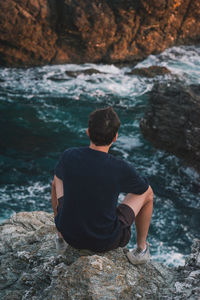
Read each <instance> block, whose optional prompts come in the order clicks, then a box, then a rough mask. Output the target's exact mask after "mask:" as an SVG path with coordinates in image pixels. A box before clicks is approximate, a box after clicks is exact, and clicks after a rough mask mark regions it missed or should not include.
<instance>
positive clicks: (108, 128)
mask: <svg viewBox="0 0 200 300" xmlns="http://www.w3.org/2000/svg"><path fill="white" fill-rule="evenodd" d="M119 127H120V120H119V117H118V115H117V114H116V112H115V111H114V109H113V108H112V107H106V108H102V109H97V110H95V111H93V112H92V113H91V114H90V116H89V120H88V129H89V135H90V140H91V141H92V142H93V143H94V144H95V145H96V146H106V145H110V144H111V143H112V141H113V139H114V138H115V136H116V134H117V132H118V130H119Z"/></svg>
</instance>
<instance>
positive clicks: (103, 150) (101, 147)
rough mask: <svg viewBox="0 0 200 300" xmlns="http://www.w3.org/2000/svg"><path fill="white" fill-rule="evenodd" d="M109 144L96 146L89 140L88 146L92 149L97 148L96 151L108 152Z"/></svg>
mask: <svg viewBox="0 0 200 300" xmlns="http://www.w3.org/2000/svg"><path fill="white" fill-rule="evenodd" d="M111 145H112V144H111ZM111 145H108V146H96V145H95V144H93V143H92V142H91V143H90V146H89V148H91V149H93V150H97V151H102V152H105V153H108V151H109V149H110V147H111Z"/></svg>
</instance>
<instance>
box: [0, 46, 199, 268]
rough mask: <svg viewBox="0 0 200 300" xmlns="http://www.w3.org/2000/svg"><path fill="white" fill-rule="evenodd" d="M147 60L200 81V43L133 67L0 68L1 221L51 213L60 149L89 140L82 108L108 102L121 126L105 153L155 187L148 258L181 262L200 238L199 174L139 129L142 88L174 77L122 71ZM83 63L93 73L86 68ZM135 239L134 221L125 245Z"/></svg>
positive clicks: (144, 100)
mask: <svg viewBox="0 0 200 300" xmlns="http://www.w3.org/2000/svg"><path fill="white" fill-rule="evenodd" d="M151 65H158V66H165V67H167V68H168V69H169V70H170V71H171V72H172V74H173V76H174V75H175V76H178V77H179V79H180V80H182V81H183V82H184V83H185V84H186V85H189V84H199V83H200V47H198V46H196V47H194V46H188V47H174V48H171V49H168V50H166V51H165V52H163V53H162V54H160V55H157V56H153V55H151V56H149V57H148V58H147V59H146V60H144V61H143V62H140V63H138V65H137V66H131V65H128V66H120V67H119V66H117V65H105V64H98V65H97V64H82V65H76V64H66V65H56V66H44V67H34V68H28V69H22V68H20V69H19V68H18V69H17V68H1V69H0V128H1V130H0V166H1V174H0V222H2V221H4V220H5V219H7V218H9V217H10V216H11V215H13V214H14V213H16V212H20V211H33V210H45V211H49V212H51V211H52V209H51V198H50V190H51V181H52V178H53V174H54V167H55V164H56V162H57V160H58V158H59V156H60V154H61V153H62V151H63V150H64V149H66V148H68V147H72V146H87V145H88V144H89V140H88V137H87V135H86V129H87V120H88V114H89V113H90V112H91V111H93V110H94V109H96V108H101V107H105V106H108V105H112V106H113V107H114V109H115V110H116V111H117V113H118V115H119V117H120V119H121V123H122V125H121V128H120V131H119V138H118V140H117V142H116V143H115V144H114V145H113V146H112V149H111V151H110V153H111V154H113V155H115V156H118V157H121V158H123V159H126V160H128V161H130V162H132V163H133V164H134V166H135V168H136V169H137V170H138V172H139V173H140V174H141V175H144V176H147V177H148V179H149V181H150V184H151V186H152V188H153V190H154V194H155V197H154V212H153V217H152V223H151V227H150V231H149V236H148V241H149V242H150V244H151V253H152V257H153V259H155V260H157V261H162V262H165V263H167V264H169V265H181V264H183V263H184V257H185V255H187V254H188V253H189V252H190V247H191V244H192V240H193V239H194V238H195V237H197V238H198V237H199V228H200V182H199V175H198V174H197V173H196V172H195V171H194V170H193V169H192V168H191V167H188V166H186V165H185V164H184V162H183V161H182V160H180V159H178V158H177V157H175V156H174V155H171V154H169V153H167V152H165V151H160V150H157V149H155V148H154V147H153V146H152V145H151V144H150V143H149V142H148V141H146V140H145V139H144V138H143V136H142V134H141V131H140V127H139V123H140V119H141V118H142V117H143V115H144V112H145V110H146V107H147V103H148V92H149V91H151V89H152V87H153V85H154V83H155V82H157V81H162V82H164V81H165V82H167V81H168V80H172V77H171V76H172V75H165V76H157V77H155V78H153V79H149V78H144V77H139V76H135V75H127V74H126V73H127V72H129V71H130V70H131V69H133V68H134V67H137V68H141V67H149V66H151ZM87 69H94V70H97V71H98V73H97V72H94V73H93V74H90V75H88V74H85V73H84V70H87ZM66 71H71V72H72V71H73V72H78V73H77V76H74V74H69V72H66ZM71 75H73V76H71ZM122 198H123V195H120V198H119V201H120V200H121V199H122ZM134 244H135V229H134V226H133V235H132V239H131V241H130V243H129V245H128V247H129V248H133V247H134Z"/></svg>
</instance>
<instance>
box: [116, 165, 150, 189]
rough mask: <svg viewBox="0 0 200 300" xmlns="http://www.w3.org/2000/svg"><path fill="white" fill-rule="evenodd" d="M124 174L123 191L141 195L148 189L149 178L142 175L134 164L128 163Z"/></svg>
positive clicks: (121, 186)
mask: <svg viewBox="0 0 200 300" xmlns="http://www.w3.org/2000/svg"><path fill="white" fill-rule="evenodd" d="M123 175H124V176H123V178H122V181H121V184H120V192H121V193H132V194H137V195H141V194H143V193H145V192H146V191H147V189H148V187H149V182H148V180H147V178H146V177H142V176H140V175H139V174H138V172H137V171H136V170H135V168H134V167H133V166H132V164H130V163H126V167H125V168H124V170H123Z"/></svg>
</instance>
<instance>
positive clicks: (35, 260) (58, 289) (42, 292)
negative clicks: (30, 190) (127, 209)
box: [0, 212, 199, 300]
mask: <svg viewBox="0 0 200 300" xmlns="http://www.w3.org/2000/svg"><path fill="white" fill-rule="evenodd" d="M54 238H55V226H54V222H53V215H52V214H49V213H46V212H29V213H28V212H27V213H26V212H24V213H18V214H16V215H14V216H13V217H12V218H11V219H10V220H8V221H6V222H4V223H3V224H1V225H0V265H1V268H0V299H2V300H13V299H14V300H18V299H23V300H26V299H27V300H29V299H33V300H40V299H41V300H49V299H52V300H53V299H54V300H65V299H69V300H70V299H71V300H72V299H73V300H81V299H85V300H87V299H88V300H89V299H95V300H97V299H99V300H100V299H123V300H126V299H127V300H130V299H172V298H171V295H172V290H171V289H172V287H173V295H178V297H179V295H183V294H184V293H185V292H186V290H184V289H185V287H186V283H185V282H188V280H190V282H191V284H193V282H195V284H196V282H197V283H198V282H199V281H198V280H199V279H198V274H199V273H198V272H199V244H198V247H197V246H195V245H196V244H195V245H194V248H193V252H192V255H191V257H190V258H188V260H187V263H186V267H187V268H188V266H189V269H187V276H185V273H184V268H182V269H181V271H180V270H178V271H177V270H176V269H173V268H171V269H170V268H168V267H165V266H163V265H162V264H159V263H156V262H153V261H151V262H149V263H147V264H146V265H143V266H133V265H131V264H130V263H129V262H128V260H127V258H126V256H125V253H124V252H125V249H122V248H118V249H117V250H114V251H109V252H106V253H101V254H100V253H90V255H86V253H85V252H84V251H81V250H77V249H74V248H72V247H70V246H68V247H67V249H66V250H65V252H63V253H62V254H59V255H58V254H57V252H56V249H55V240H54ZM196 243H198V241H197V242H196ZM180 272H181V274H183V275H181V281H180V277H179V281H176V280H177V275H178V274H180ZM183 286H184V287H183ZM196 290H197V291H198V286H197V289H195V286H194V285H193V287H192V289H191V292H193V293H194V295H196V294H195V293H196ZM173 299H181V298H173ZM182 299H183V298H182ZM184 299H192V298H184ZM194 299H195V298H194Z"/></svg>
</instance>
